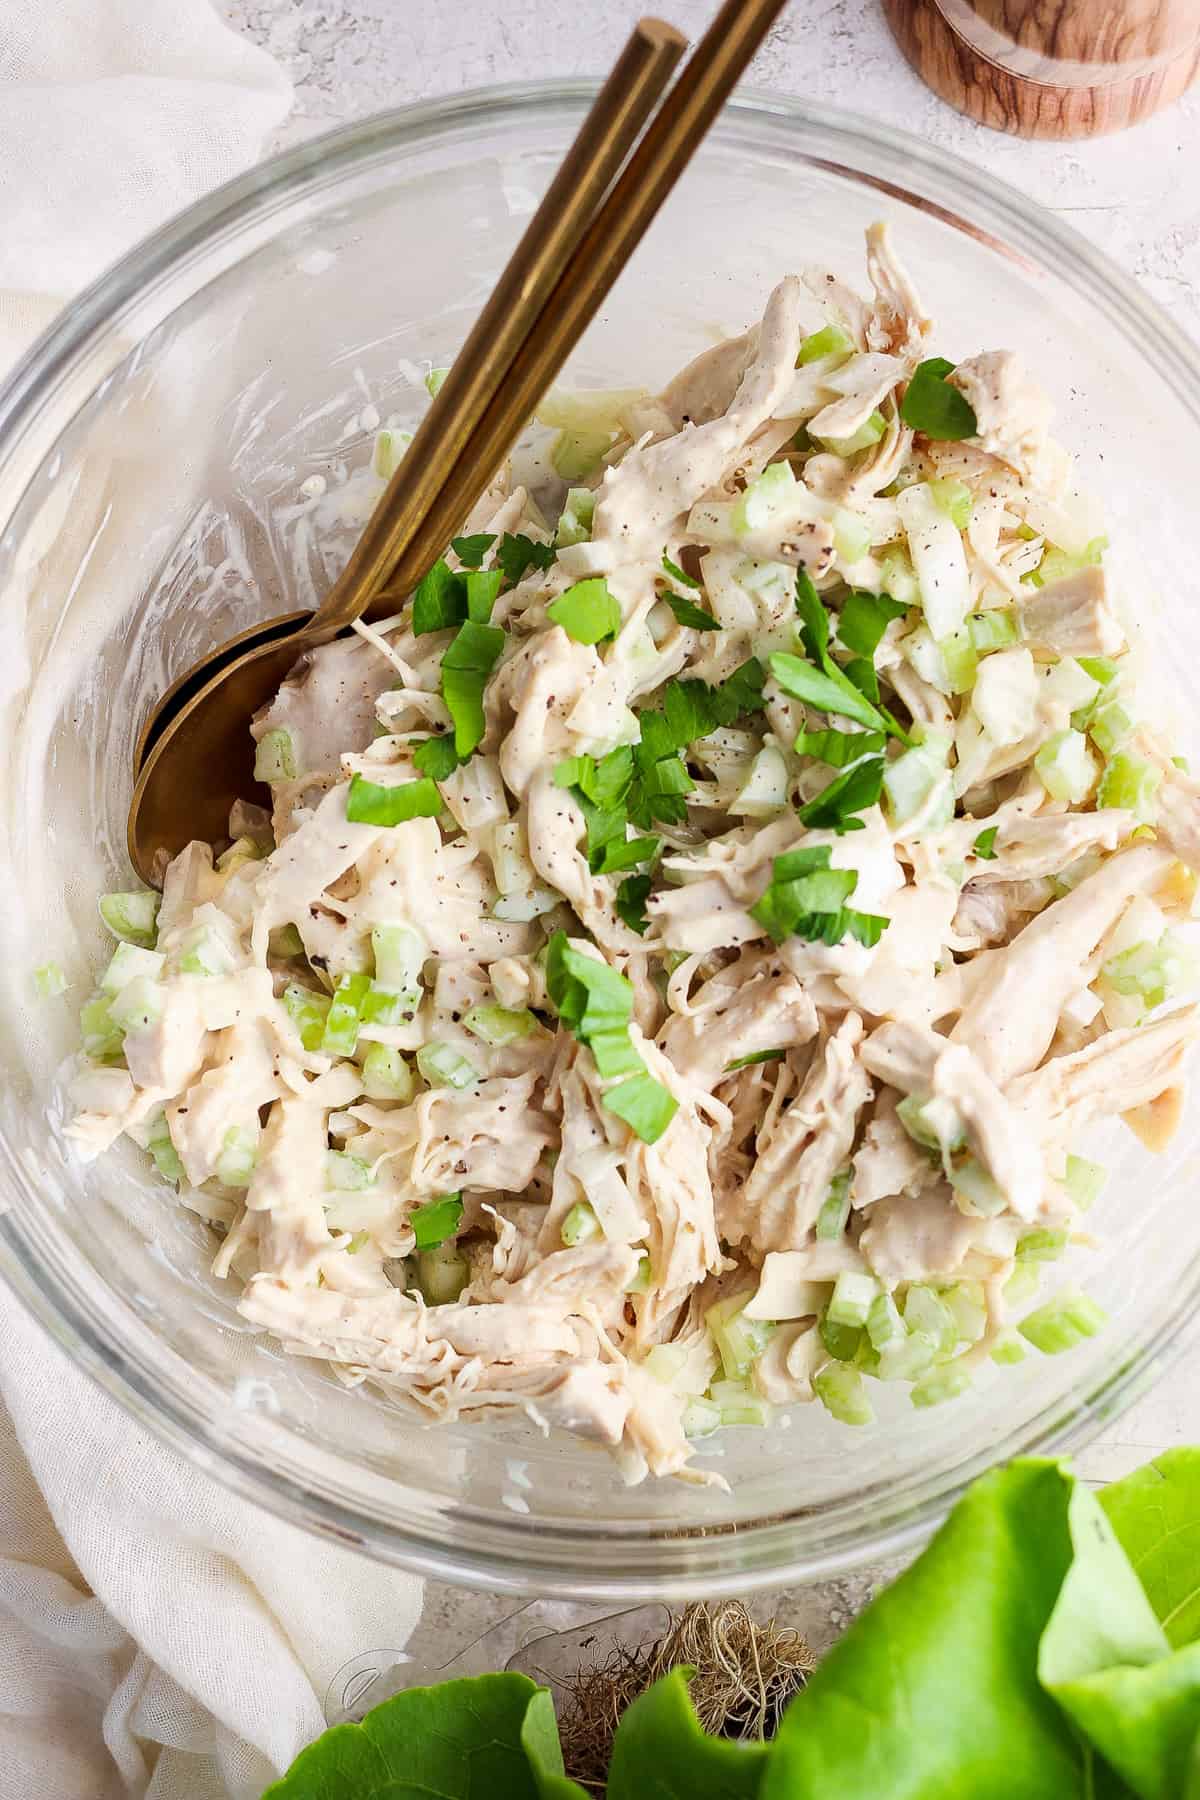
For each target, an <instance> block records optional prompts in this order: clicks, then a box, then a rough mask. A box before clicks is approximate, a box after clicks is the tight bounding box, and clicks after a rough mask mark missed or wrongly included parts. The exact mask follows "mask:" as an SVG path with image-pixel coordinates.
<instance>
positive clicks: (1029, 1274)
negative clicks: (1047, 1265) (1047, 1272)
mask: <svg viewBox="0 0 1200 1800" xmlns="http://www.w3.org/2000/svg"><path fill="white" fill-rule="evenodd" d="M1041 1285H1042V1270H1041V1264H1040V1263H1038V1262H1037V1261H1036V1259H1033V1258H1031V1259H1030V1260H1029V1261H1027V1262H1019V1263H1017V1264H1015V1266H1014V1268H1013V1272H1012V1274H1011V1275H1010V1276H1009V1278H1008V1280H1007V1281H1006V1282H1005V1284H1004V1298H1005V1301H1006V1303H1007V1304H1008V1305H1009V1306H1024V1304H1025V1302H1026V1300H1032V1299H1033V1296H1034V1295H1035V1294H1036V1293H1037V1291H1038V1288H1039V1287H1040V1286H1041Z"/></svg>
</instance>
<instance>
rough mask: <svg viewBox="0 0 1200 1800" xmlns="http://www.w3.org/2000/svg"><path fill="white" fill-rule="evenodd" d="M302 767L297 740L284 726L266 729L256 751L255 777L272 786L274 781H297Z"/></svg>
mask: <svg viewBox="0 0 1200 1800" xmlns="http://www.w3.org/2000/svg"><path fill="white" fill-rule="evenodd" d="M299 773H300V769H299V765H298V763H297V760H296V741H295V739H294V738H293V736H292V734H291V732H290V731H285V730H284V728H283V727H282V726H278V727H276V728H275V729H274V730H272V731H264V732H263V734H262V736H261V737H260V738H259V740H258V748H257V749H256V750H255V752H254V779H255V781H263V782H265V783H266V784H267V786H268V787H270V786H271V785H272V784H273V783H274V782H279V781H295V779H296V777H297V776H298V775H299Z"/></svg>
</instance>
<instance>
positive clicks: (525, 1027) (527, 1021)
mask: <svg viewBox="0 0 1200 1800" xmlns="http://www.w3.org/2000/svg"><path fill="white" fill-rule="evenodd" d="M463 1024H464V1025H465V1026H466V1028H467V1030H468V1031H473V1032H474V1034H475V1036H476V1037H477V1038H482V1039H483V1042H484V1043H485V1044H492V1045H501V1044H511V1043H514V1042H515V1041H516V1040H517V1039H518V1038H523V1037H528V1036H529V1034H530V1032H531V1031H536V1030H537V1025H538V1022H537V1020H536V1018H535V1017H534V1015H533V1014H532V1013H531V1012H530V1011H529V1008H528V1007H520V1008H517V1009H514V1008H512V1007H508V1006H473V1007H472V1008H471V1010H470V1012H469V1013H465V1014H464V1015H463Z"/></svg>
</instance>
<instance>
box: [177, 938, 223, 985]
mask: <svg viewBox="0 0 1200 1800" xmlns="http://www.w3.org/2000/svg"><path fill="white" fill-rule="evenodd" d="M233 964H234V957H233V953H232V951H231V950H230V948H229V945H228V944H227V943H226V942H225V939H224V938H223V937H221V936H220V935H219V934H218V933H217V932H215V931H214V930H213V929H212V927H211V926H208V925H193V926H192V928H191V930H190V931H186V932H185V933H184V935H183V938H182V939H181V941H180V945H179V972H180V974H181V975H205V976H211V975H228V974H229V972H230V970H231V969H232V968H233Z"/></svg>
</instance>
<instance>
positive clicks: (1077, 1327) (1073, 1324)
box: [1018, 1289, 1108, 1356]
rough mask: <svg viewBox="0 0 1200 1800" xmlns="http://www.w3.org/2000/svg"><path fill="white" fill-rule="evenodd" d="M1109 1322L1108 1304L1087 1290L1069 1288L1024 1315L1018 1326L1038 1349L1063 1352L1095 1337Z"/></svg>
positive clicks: (1047, 1351)
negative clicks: (1101, 1303) (1097, 1301)
mask: <svg viewBox="0 0 1200 1800" xmlns="http://www.w3.org/2000/svg"><path fill="white" fill-rule="evenodd" d="M1107 1323H1108V1315H1107V1314H1106V1313H1105V1311H1104V1308H1103V1307H1101V1306H1098V1305H1097V1304H1096V1302H1095V1301H1094V1300H1093V1299H1091V1298H1090V1297H1089V1296H1088V1295H1087V1294H1081V1293H1078V1292H1077V1291H1074V1290H1070V1289H1065V1290H1064V1291H1063V1292H1062V1293H1061V1294H1055V1296H1054V1298H1053V1299H1052V1300H1047V1302H1046V1304H1045V1305H1044V1306H1039V1307H1038V1309H1037V1311H1036V1312H1031V1313H1029V1314H1028V1315H1027V1317H1025V1318H1024V1319H1022V1321H1021V1323H1020V1325H1019V1326H1018V1330H1019V1331H1020V1333H1021V1336H1022V1337H1023V1338H1025V1339H1026V1340H1027V1341H1028V1342H1029V1343H1031V1344H1032V1345H1033V1347H1034V1349H1035V1350H1041V1351H1042V1352H1043V1354H1044V1355H1046V1356H1059V1355H1061V1353H1062V1352H1063V1351H1064V1350H1073V1349H1074V1348H1075V1346H1076V1345H1077V1344H1081V1343H1082V1342H1083V1340H1084V1338H1090V1337H1095V1336H1096V1333H1097V1332H1098V1331H1101V1330H1103V1328H1104V1326H1105V1325H1107Z"/></svg>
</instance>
